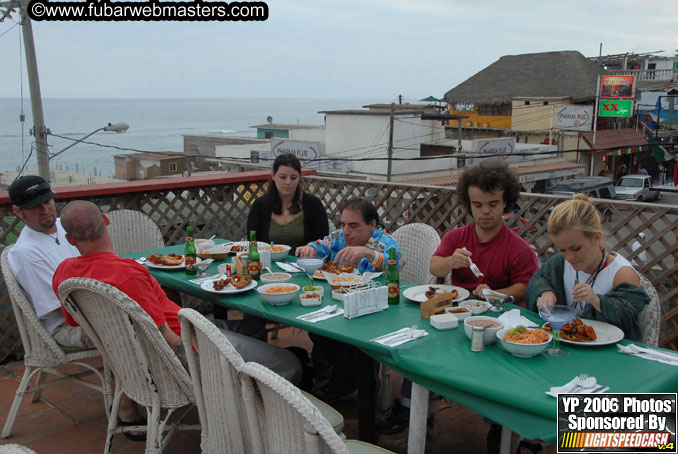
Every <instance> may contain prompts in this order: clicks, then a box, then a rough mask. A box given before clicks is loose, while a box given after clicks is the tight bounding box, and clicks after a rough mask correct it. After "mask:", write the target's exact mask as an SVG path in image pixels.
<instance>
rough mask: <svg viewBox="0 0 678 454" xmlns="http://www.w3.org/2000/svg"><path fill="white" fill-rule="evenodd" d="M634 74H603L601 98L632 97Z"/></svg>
mask: <svg viewBox="0 0 678 454" xmlns="http://www.w3.org/2000/svg"><path fill="white" fill-rule="evenodd" d="M633 79H634V78H633V76H601V78H600V97H601V98H632V97H633V88H634V87H633Z"/></svg>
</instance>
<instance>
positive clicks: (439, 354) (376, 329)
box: [127, 246, 678, 453]
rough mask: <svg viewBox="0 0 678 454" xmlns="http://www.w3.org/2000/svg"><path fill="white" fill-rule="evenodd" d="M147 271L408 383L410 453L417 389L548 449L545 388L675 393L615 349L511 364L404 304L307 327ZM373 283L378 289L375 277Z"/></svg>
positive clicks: (656, 370)
mask: <svg viewBox="0 0 678 454" xmlns="http://www.w3.org/2000/svg"><path fill="white" fill-rule="evenodd" d="M182 250H183V246H170V247H166V248H163V249H159V250H152V251H142V252H138V253H133V254H128V255H127V256H128V257H132V258H137V257H142V256H146V255H148V254H149V253H150V252H160V253H170V252H174V253H181V252H182ZM287 260H288V261H293V260H294V258H293V257H288V259H287ZM216 267H217V262H215V263H213V264H212V265H211V267H210V269H209V270H208V273H210V274H213V273H216V272H217V270H216ZM273 268H274V271H276V270H279V268H278V267H277V265H274V266H273ZM150 271H151V273H152V274H153V276H154V277H155V278H156V279H157V280H158V281H159V282H160V284H161V285H163V286H166V287H169V288H172V289H175V290H178V291H180V292H182V293H187V294H190V295H193V296H196V297H199V298H202V299H206V300H209V301H212V302H214V303H216V304H222V305H225V306H228V307H231V308H236V309H238V310H241V311H243V312H247V313H249V314H253V315H257V316H260V317H265V318H267V319H270V320H274V321H277V322H281V323H285V324H287V325H291V326H294V327H297V328H301V329H305V330H307V331H310V332H314V333H317V334H320V335H323V336H327V337H330V338H333V339H337V340H340V341H342V342H346V343H348V344H351V345H354V346H356V347H358V348H359V349H361V350H362V351H363V352H365V353H366V354H367V355H369V356H370V357H371V358H374V359H375V360H378V361H381V362H383V363H384V364H387V365H388V366H389V367H391V368H392V369H394V370H395V371H396V372H398V373H400V374H402V375H403V376H404V377H407V378H409V379H411V380H412V381H413V382H414V383H415V387H414V389H413V402H412V407H413V410H412V412H411V413H412V415H411V418H412V419H411V423H410V443H409V449H408V452H410V453H414V452H423V449H424V443H425V436H422V433H425V423H426V418H425V417H421V416H422V408H423V409H424V412H423V415H424V416H425V414H426V413H425V408H426V405H427V394H428V393H425V392H422V391H423V390H425V389H428V390H431V391H433V392H435V393H438V394H440V395H442V396H444V397H445V398H447V399H450V400H452V401H455V402H457V403H459V404H461V405H464V406H465V407H467V408H469V409H471V410H474V411H476V412H478V413H480V414H482V415H485V416H487V417H488V418H491V419H492V420H494V421H495V422H497V423H499V424H501V425H503V426H505V427H507V428H508V429H510V430H512V431H514V432H516V433H518V434H520V435H522V436H524V437H526V438H541V439H543V440H544V441H546V442H548V443H555V442H556V438H557V433H556V399H554V398H553V397H550V396H547V395H546V394H545V391H548V390H549V388H550V387H551V386H559V385H562V384H565V383H566V382H568V381H569V380H571V379H572V378H573V377H574V376H575V375H579V374H581V373H586V374H589V375H591V376H595V377H596V378H597V380H598V383H600V384H604V385H607V386H609V387H610V391H609V392H613V393H626V392H634V393H660V392H676V391H677V390H678V367H674V366H670V365H667V364H662V363H659V362H656V361H648V360H645V359H642V358H637V357H633V356H630V355H624V354H621V353H617V348H616V346H615V345H609V346H602V347H595V348H591V347H583V346H581V347H580V346H572V345H569V344H561V348H563V349H564V350H565V351H566V352H567V353H568V354H567V355H564V356H547V355H538V356H536V357H534V358H516V357H514V356H512V355H510V354H508V353H507V352H505V351H504V350H502V349H501V348H500V347H498V346H497V345H492V346H487V347H486V348H485V351H484V352H482V353H475V352H472V351H471V349H470V341H469V340H468V339H467V337H466V335H465V334H464V330H463V326H461V324H460V327H459V328H457V329H454V330H447V331H438V330H436V329H435V328H433V327H431V326H430V323H429V320H427V319H422V318H421V317H420V314H419V304H416V303H412V302H410V301H408V300H407V299H405V298H404V297H401V303H400V304H399V305H397V306H390V307H389V308H388V310H386V311H384V312H380V313H377V314H371V315H367V316H363V317H359V318H355V319H346V318H343V317H334V318H331V319H328V320H324V321H322V322H318V323H308V322H304V321H301V320H298V319H297V318H296V317H297V316H299V315H301V314H304V313H307V312H311V311H314V310H317V309H318V307H312V308H305V307H302V306H301V305H300V304H299V303H298V302H294V303H292V304H288V305H284V306H271V305H269V304H267V303H265V302H263V301H262V299H261V298H260V297H259V294H258V293H257V292H256V291H249V292H245V293H240V294H237V295H233V296H222V295H217V294H214V293H208V292H206V291H204V290H202V289H201V288H200V287H199V286H198V285H196V284H193V283H190V282H188V281H189V279H191V278H192V277H190V276H186V275H185V273H183V272H182V271H179V272H176V271H173V272H169V271H161V270H157V269H150ZM293 276H294V277H293V279H292V280H291V281H290V282H293V283H296V284H299V285H305V284H307V283H308V278H307V277H306V275H305V274H301V273H298V274H294V275H293ZM380 279H381V281H382V284H383V277H382V278H380ZM378 281H379V279H378ZM316 284H320V285H323V286H324V287H325V297H324V300H323V306H326V305H329V304H334V303H336V301H335V300H333V299H332V298H331V296H330V293H329V286H328V285H327V284H326V283H324V282H323V283H320V282H319V281H318V280H316ZM411 286H412V285H410V284H407V283H401V294H402V290H404V289H406V288H408V287H411ZM508 306H511V305H507V307H508ZM515 307H517V306H515ZM520 309H521V312H522V313H523V315H525V316H526V317H527V318H529V319H531V320H533V321H535V322H539V321H540V318H539V316H538V315H537V314H535V313H533V312H531V311H528V310H526V309H524V308H520ZM486 315H488V314H486ZM412 325H417V326H418V327H419V328H422V329H425V330H426V331H427V332H428V336H425V337H422V338H419V339H417V340H414V341H411V342H408V343H406V344H403V345H401V346H398V347H395V348H390V347H386V346H384V345H381V344H377V343H374V342H370V339H372V338H374V337H377V336H379V335H382V334H386V333H390V332H392V331H395V330H398V329H400V328H404V327H408V326H412ZM621 343H622V344H628V343H630V341H627V340H623V341H621ZM370 375H371V374H370ZM415 409H416V410H415Z"/></svg>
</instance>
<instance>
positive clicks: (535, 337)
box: [497, 327, 552, 358]
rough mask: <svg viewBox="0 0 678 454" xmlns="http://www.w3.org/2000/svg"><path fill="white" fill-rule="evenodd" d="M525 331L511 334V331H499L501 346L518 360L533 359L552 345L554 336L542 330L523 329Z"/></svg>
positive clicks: (505, 329)
mask: <svg viewBox="0 0 678 454" xmlns="http://www.w3.org/2000/svg"><path fill="white" fill-rule="evenodd" d="M518 328H520V327H518ZM514 329H515V328H514ZM523 329H524V331H523V330H520V331H521V332H511V333H510V334H509V329H507V328H504V329H500V330H499V331H497V339H498V340H499V345H501V346H502V347H503V348H504V350H506V351H507V352H509V353H510V354H512V355H513V356H516V357H518V358H532V357H533V356H537V355H538V354H540V353H541V352H543V351H544V350H546V347H548V346H549V344H550V343H551V339H552V336H551V334H550V333H548V332H547V331H545V330H543V329H541V328H536V329H526V328H525V327H523Z"/></svg>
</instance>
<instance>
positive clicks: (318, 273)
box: [313, 268, 360, 281]
mask: <svg viewBox="0 0 678 454" xmlns="http://www.w3.org/2000/svg"><path fill="white" fill-rule="evenodd" d="M349 274H355V275H356V276H359V275H360V272H359V271H358V268H353V271H352V272H350V273H349ZM321 275H322V276H321ZM337 276H338V275H337ZM313 279H318V280H319V281H326V280H327V278H326V277H325V274H323V272H322V271H318V270H315V273H313Z"/></svg>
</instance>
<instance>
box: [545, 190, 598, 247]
mask: <svg viewBox="0 0 678 454" xmlns="http://www.w3.org/2000/svg"><path fill="white" fill-rule="evenodd" d="M568 229H577V230H580V231H581V232H582V233H584V235H586V236H587V237H589V238H591V237H593V235H595V234H596V233H601V228H600V216H599V215H598V211H596V208H595V207H594V206H593V204H592V203H591V202H590V201H589V198H588V197H587V196H586V194H576V195H575V196H574V197H573V198H572V199H570V200H567V201H565V202H563V203H561V204H560V205H558V206H556V207H555V208H554V209H553V213H551V215H550V216H549V222H548V226H547V230H548V232H549V235H558V234H560V233H561V232H563V231H565V230H568Z"/></svg>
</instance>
